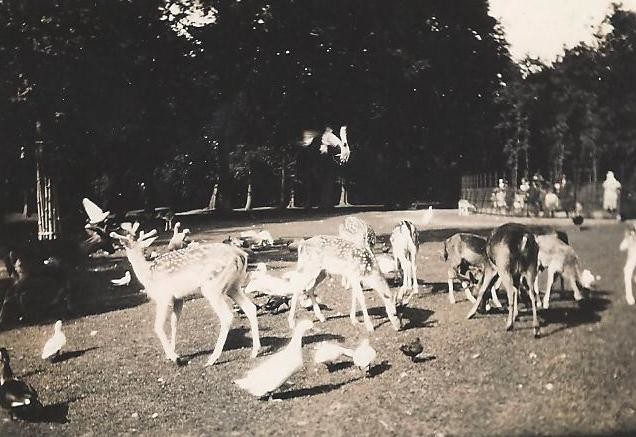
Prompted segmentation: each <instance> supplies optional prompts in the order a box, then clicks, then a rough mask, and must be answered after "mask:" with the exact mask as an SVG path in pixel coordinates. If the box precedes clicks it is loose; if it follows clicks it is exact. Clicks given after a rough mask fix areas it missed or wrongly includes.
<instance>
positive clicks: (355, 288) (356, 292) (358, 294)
mask: <svg viewBox="0 0 636 437" xmlns="http://www.w3.org/2000/svg"><path fill="white" fill-rule="evenodd" d="M351 295H352V299H357V300H358V304H360V309H361V310H362V315H363V317H364V326H365V328H367V331H369V332H373V323H371V318H370V317H369V312H368V311H367V305H366V303H365V301H364V293H363V292H362V287H361V286H360V280H355V281H352V284H351ZM354 316H355V315H354Z"/></svg>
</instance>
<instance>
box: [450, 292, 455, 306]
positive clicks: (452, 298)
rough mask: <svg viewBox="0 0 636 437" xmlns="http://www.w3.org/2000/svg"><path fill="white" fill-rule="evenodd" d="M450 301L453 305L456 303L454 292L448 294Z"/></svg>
mask: <svg viewBox="0 0 636 437" xmlns="http://www.w3.org/2000/svg"><path fill="white" fill-rule="evenodd" d="M448 301H449V302H450V303H451V304H453V305H454V304H455V297H454V296H453V295H452V294H449V295H448Z"/></svg>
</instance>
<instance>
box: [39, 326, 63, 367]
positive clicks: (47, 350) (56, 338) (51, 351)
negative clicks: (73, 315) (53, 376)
mask: <svg viewBox="0 0 636 437" xmlns="http://www.w3.org/2000/svg"><path fill="white" fill-rule="evenodd" d="M65 345H66V335H64V333H63V332H62V321H61V320H58V321H57V322H55V326H54V328H53V336H52V337H51V338H49V339H48V340H47V342H46V344H45V345H44V349H43V350H42V359H43V360H49V361H51V362H55V360H56V359H57V358H59V355H60V352H61V351H62V348H63V347H64V346H65Z"/></svg>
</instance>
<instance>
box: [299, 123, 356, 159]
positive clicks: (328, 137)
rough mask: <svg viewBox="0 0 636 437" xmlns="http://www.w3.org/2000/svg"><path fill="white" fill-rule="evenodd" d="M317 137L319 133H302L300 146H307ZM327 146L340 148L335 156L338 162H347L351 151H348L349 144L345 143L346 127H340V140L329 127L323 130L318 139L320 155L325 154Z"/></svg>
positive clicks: (310, 131)
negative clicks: (337, 157)
mask: <svg viewBox="0 0 636 437" xmlns="http://www.w3.org/2000/svg"><path fill="white" fill-rule="evenodd" d="M318 135H319V133H318V132H317V131H315V130H305V131H303V139H302V140H301V144H302V145H304V146H309V145H310V144H311V143H312V142H313V141H314V138H316V137H317V136H318ZM329 146H332V147H339V148H340V153H339V154H338V155H337V156H339V157H340V162H347V161H348V160H349V156H350V155H351V151H350V149H349V143H348V142H347V126H342V127H340V138H338V137H337V136H336V134H334V133H333V130H332V129H331V128H330V127H326V128H325V131H324V132H323V133H322V136H321V137H320V153H327V150H328V147H329Z"/></svg>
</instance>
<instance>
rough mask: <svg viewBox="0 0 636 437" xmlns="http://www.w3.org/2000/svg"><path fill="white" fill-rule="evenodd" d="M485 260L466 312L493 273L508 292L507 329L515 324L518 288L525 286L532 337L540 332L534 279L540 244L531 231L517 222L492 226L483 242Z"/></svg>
mask: <svg viewBox="0 0 636 437" xmlns="http://www.w3.org/2000/svg"><path fill="white" fill-rule="evenodd" d="M486 254H487V256H488V261H489V262H488V263H487V264H486V267H485V270H484V278H483V280H482V281H483V282H482V283H481V288H480V289H479V294H478V295H477V300H476V302H475V303H474V304H473V307H472V308H471V310H470V311H469V312H468V314H467V315H466V318H468V319H470V318H472V317H473V316H474V315H475V313H476V312H477V309H478V307H479V304H480V302H481V300H482V299H483V297H484V294H485V292H486V290H487V289H488V287H489V285H490V283H491V282H492V281H493V279H494V277H495V275H497V274H498V275H499V278H500V279H501V283H502V285H503V287H504V289H505V290H506V294H507V296H508V318H507V320H506V330H508V331H510V330H512V328H513V325H514V319H515V318H516V317H517V315H518V309H517V300H518V295H519V288H520V287H521V286H522V285H523V282H524V281H525V283H526V284H525V285H526V286H527V292H528V296H529V297H530V304H531V306H532V326H533V328H534V336H535V338H537V337H539V336H540V335H541V326H540V323H539V319H538V317H537V304H536V299H538V296H537V295H535V290H534V283H535V278H536V276H537V263H538V261H537V257H538V254H539V246H538V244H537V241H536V239H535V236H534V234H533V233H532V232H531V231H530V230H529V229H528V228H527V227H526V226H523V225H520V224H517V223H506V224H504V225H501V226H499V227H498V228H495V229H494V230H493V231H492V233H491V234H490V238H489V239H488V245H487V246H486Z"/></svg>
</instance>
